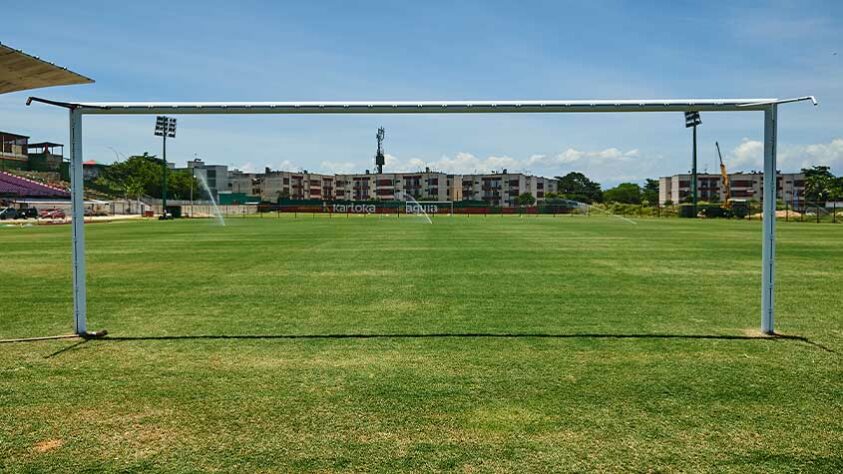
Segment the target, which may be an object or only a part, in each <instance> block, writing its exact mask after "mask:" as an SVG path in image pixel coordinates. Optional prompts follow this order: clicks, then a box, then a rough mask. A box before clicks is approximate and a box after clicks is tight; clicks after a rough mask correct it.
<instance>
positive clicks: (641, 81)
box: [0, 0, 843, 186]
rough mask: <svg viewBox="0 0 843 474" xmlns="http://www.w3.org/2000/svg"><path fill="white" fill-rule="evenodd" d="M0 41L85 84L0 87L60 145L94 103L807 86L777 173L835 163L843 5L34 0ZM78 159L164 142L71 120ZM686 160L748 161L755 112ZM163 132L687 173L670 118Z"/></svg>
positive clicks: (537, 117) (358, 163)
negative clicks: (77, 109) (79, 147)
mask: <svg viewBox="0 0 843 474" xmlns="http://www.w3.org/2000/svg"><path fill="white" fill-rule="evenodd" d="M3 15H4V22H3V23H4V28H3V35H2V36H0V42H2V43H3V44H5V45H8V46H11V47H14V48H17V49H21V50H23V51H26V52H28V53H30V54H33V55H35V56H38V57H41V58H42V59H45V60H48V61H51V62H55V63H57V64H59V65H61V66H64V67H67V68H69V69H71V70H73V71H76V72H79V73H81V74H84V75H86V76H88V77H91V78H93V79H94V80H95V81H96V83H95V84H90V85H80V86H67V87H56V88H50V89H41V90H35V91H28V92H20V93H12V94H6V95H3V96H0V130H4V131H9V132H14V133H21V134H24V135H29V136H30V137H31V139H32V140H33V141H57V142H61V143H67V141H68V138H67V135H68V132H67V129H68V124H67V113H66V111H65V110H63V109H58V108H53V107H49V106H45V105H37V104H35V105H33V106H30V107H26V106H25V101H26V98H27V96H29V95H36V96H40V97H46V98H51V99H56V100H79V101H82V100H89V101H297V100H463V99H465V100H484V99H485V100H509V99H512V100H526V99H536V100H540V99H623V98H637V99H642V98H652V99H662V98H673V99H683V98H755V97H779V98H785V97H793V96H802V95H815V96H817V98H818V100H819V102H820V105H819V107H812V106H811V105H810V104H809V103H798V104H790V105H785V106H781V107H780V108H779V130H778V132H779V149H778V150H779V168H780V169H781V170H782V171H785V172H789V171H798V170H799V169H800V168H802V167H806V166H810V165H828V166H831V167H832V170H833V171H834V172H835V173H836V174H843V2H840V1H830V2H809V1H773V2H740V1H734V0H733V1H728V2H701V1H694V2H686V1H664V2H620V1H599V0H598V1H589V2H576V3H575V2H564V1H529V0H522V1H492V0H488V1H451V2H440V1H432V0H431V1H424V2H420V1H406V2H404V1H389V2H384V1H379V2H375V1H315V0H314V1H311V2H301V1H296V2H292V1H291V2H282V1H265V2H259V1H250V0H240V1H238V2H230V1H225V2H216V1H188V0H181V1H164V2H159V1H154V0H153V1H143V2H113V1H107V2H106V1H103V2H91V1H83V0H79V1H74V2H66V1H61V2H58V1H55V2H52V1H37V0H36V1H30V2H18V3H17V4H16V6H15V8H13V9H5V10H4V14H3ZM84 120H85V122H84V127H83V129H84V143H83V152H84V157H85V159H86V160H90V159H93V160H96V161H98V162H103V163H110V162H113V161H115V160H122V159H125V157H126V156H129V155H133V154H140V153H143V152H149V153H150V154H160V151H161V142H160V138H157V137H154V136H153V128H154V120H155V118H154V117H136V116H132V117H124V116H106V117H95V116H88V117H85V119H84ZM702 120H703V124H702V125H701V126H700V127H699V130H698V134H699V169H700V171H701V172H702V171H706V170H707V171H709V172H716V171H718V168H717V154H716V149H715V145H714V143H715V141H719V143H720V147H721V149H722V151H723V154H724V160H725V162H726V165H727V167H728V168H729V170H730V171H741V170H743V171H751V170H758V169H760V168H761V159H762V145H761V140H762V139H763V120H762V113H761V112H748V113H740V114H735V113H703V114H702ZM178 126H179V128H178V136H177V138H176V139H174V140H171V141H168V146H167V157H168V160H170V161H174V162H176V164H177V165H178V166H185V162H186V161H188V160H191V159H194V158H196V157H198V158H201V159H202V160H204V161H205V162H206V163H209V164H222V165H229V166H231V167H236V168H239V169H241V170H244V171H249V172H256V171H257V172H259V171H263V169H264V168H265V167H270V168H272V169H287V170H294V171H297V170H305V169H306V170H309V171H312V172H316V171H321V172H327V173H333V172H362V171H363V170H365V169H367V168H368V169H371V168H373V161H374V158H373V157H374V153H375V151H376V141H375V133H376V131H377V128H378V127H379V126H383V127H385V128H386V141H385V143H384V145H385V150H386V153H387V166H386V168H385V170H386V171H396V172H399V171H414V170H418V169H421V168H424V167H425V166H429V167H431V168H433V169H437V170H442V171H446V172H454V173H472V172H489V171H492V170H498V171H499V170H501V169H504V168H506V169H508V170H509V171H522V172H528V173H532V174H538V175H543V176H558V175H562V174H565V173H568V172H570V171H580V172H584V173H586V174H587V175H588V176H589V177H591V178H593V179H595V180H597V181H599V182H600V183H602V184H604V186H611V185H615V184H617V183H619V182H624V181H632V182H643V180H644V179H646V178H655V177H659V176H667V175H672V174H675V173H682V172H687V171H688V170H689V169H690V166H691V134H690V131H689V130H686V129H685V127H684V119H683V117H682V115H681V114H677V113H652V114H519V115H502V114H495V115H359V116H356V115H342V116H339V115H338V116H322V115H320V116H294V115H290V116H281V115H279V116H181V117H178Z"/></svg>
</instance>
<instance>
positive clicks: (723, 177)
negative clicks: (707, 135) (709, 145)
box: [714, 142, 732, 209]
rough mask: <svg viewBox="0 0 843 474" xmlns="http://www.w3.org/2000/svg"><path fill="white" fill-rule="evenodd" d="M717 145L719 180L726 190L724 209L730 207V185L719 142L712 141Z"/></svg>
mask: <svg viewBox="0 0 843 474" xmlns="http://www.w3.org/2000/svg"><path fill="white" fill-rule="evenodd" d="M714 146H716V147H717V157H718V158H720V180H721V181H722V183H723V190H724V191H725V192H726V200H725V202H724V203H723V208H724V209H731V208H732V185H731V184H730V183H729V173H727V172H726V165H725V164H723V155H721V154H720V144H719V143H717V142H714Z"/></svg>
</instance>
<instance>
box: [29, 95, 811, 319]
mask: <svg viewBox="0 0 843 474" xmlns="http://www.w3.org/2000/svg"><path fill="white" fill-rule="evenodd" d="M805 100H810V101H811V102H812V103H813V104H814V105H815V106H816V105H817V101H816V99H815V98H814V97H813V96H804V97H796V98H792V99H782V100H780V99H769V98H767V99H657V100H652V99H645V100H637V99H633V100H523V101H517V100H504V101H397V102H392V101H386V102H384V101H378V102H357V101H354V102H63V101H55V100H48V99H42V98H38V97H29V98H28V99H27V101H26V103H27V105H30V104H31V103H32V102H33V101H34V102H41V103H45V104H49V105H54V106H58V107H63V108H66V109H68V110H69V111H70V114H69V115H70V147H69V148H70V161H71V173H70V176H71V188H72V190H71V199H72V210H73V225H72V229H73V247H72V248H73V313H74V330H75V332H76V333H77V334H79V335H82V336H88V335H90V333H88V332H87V324H86V322H87V307H86V302H87V296H86V288H85V279H86V273H85V228H84V225H83V224H84V194H83V187H84V183H83V173H82V169H83V167H82V162H83V155H82V117H83V116H84V115H166V114H173V115H252V114H290V115H297V114H454V113H457V114H490V113H506V114H514V113H533V114H535V113H608V112H611V113H641V112H674V113H685V112H763V116H764V190H763V195H762V196H763V203H764V204H763V205H764V207H763V237H762V258H761V267H762V268H761V275H762V278H761V331H762V332H763V333H765V334H773V333H774V326H773V323H774V314H775V305H774V289H775V286H774V285H775V246H776V222H775V219H776V215H775V212H776V181H777V180H776V147H777V136H776V135H777V128H778V114H777V111H778V106H779V105H781V104H786V103H791V102H800V101H805Z"/></svg>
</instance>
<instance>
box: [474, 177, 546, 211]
mask: <svg viewBox="0 0 843 474" xmlns="http://www.w3.org/2000/svg"><path fill="white" fill-rule="evenodd" d="M460 180H461V191H462V199H463V200H473V201H486V202H487V203H489V204H490V205H493V206H503V207H510V206H514V205H517V203H518V196H520V195H522V194H524V193H530V194H531V195H533V197H535V198H536V201H537V202H542V201H544V200H545V198H546V195H547V193H551V192H554V193H555V192H556V190H557V182H556V180H555V179H549V178H542V177H540V176H532V175H525V174H522V173H508V172H507V170H503V171H502V172H500V173H494V172H493V173H490V174H465V175H462V176H461V177H460Z"/></svg>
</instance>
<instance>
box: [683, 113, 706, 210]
mask: <svg viewBox="0 0 843 474" xmlns="http://www.w3.org/2000/svg"><path fill="white" fill-rule="evenodd" d="M700 124H702V120H701V119H700V113H699V112H685V128H693V137H694V138H693V142H694V144H693V146H694V150H693V154H692V156H693V159H692V164H691V201H692V202H693V208H694V217H697V212H698V210H697V126H698V125H700Z"/></svg>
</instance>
